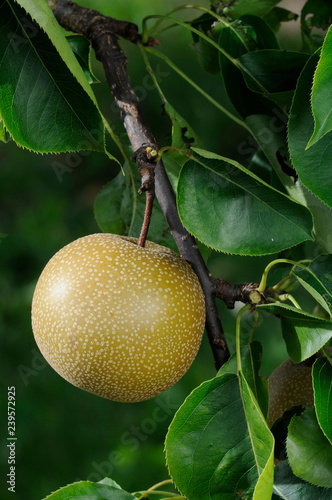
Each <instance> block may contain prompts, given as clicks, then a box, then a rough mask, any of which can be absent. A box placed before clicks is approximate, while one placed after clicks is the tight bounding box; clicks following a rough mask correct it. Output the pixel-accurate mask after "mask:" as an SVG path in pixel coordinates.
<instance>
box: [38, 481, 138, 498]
mask: <svg viewBox="0 0 332 500" xmlns="http://www.w3.org/2000/svg"><path fill="white" fill-rule="evenodd" d="M134 498H135V497H133V495H131V494H130V493H127V492H126V491H124V490H121V489H119V488H118V487H117V486H115V485H113V486H111V485H109V484H103V483H92V482H91V481H80V482H79V483H73V484H70V485H68V486H65V487H64V488H61V489H60V490H58V491H55V492H54V493H52V494H51V495H49V496H48V497H46V499H45V500H69V499H75V500H132V499H134Z"/></svg>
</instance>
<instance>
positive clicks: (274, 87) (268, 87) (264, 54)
mask: <svg viewBox="0 0 332 500" xmlns="http://www.w3.org/2000/svg"><path fill="white" fill-rule="evenodd" d="M308 57H309V56H308V55H307V54H303V53H301V52H290V51H284V50H258V51H255V52H248V53H247V54H244V55H243V56H241V57H239V59H238V63H239V65H240V67H241V69H242V71H243V75H244V78H245V80H246V83H247V85H248V87H249V88H250V89H251V90H253V91H254V92H264V93H266V92H268V93H273V92H286V91H288V90H292V89H295V87H296V82H297V79H298V77H299V75H300V73H301V71H302V69H303V67H304V65H305V63H306V61H307V60H308ZM251 75H253V76H251Z"/></svg>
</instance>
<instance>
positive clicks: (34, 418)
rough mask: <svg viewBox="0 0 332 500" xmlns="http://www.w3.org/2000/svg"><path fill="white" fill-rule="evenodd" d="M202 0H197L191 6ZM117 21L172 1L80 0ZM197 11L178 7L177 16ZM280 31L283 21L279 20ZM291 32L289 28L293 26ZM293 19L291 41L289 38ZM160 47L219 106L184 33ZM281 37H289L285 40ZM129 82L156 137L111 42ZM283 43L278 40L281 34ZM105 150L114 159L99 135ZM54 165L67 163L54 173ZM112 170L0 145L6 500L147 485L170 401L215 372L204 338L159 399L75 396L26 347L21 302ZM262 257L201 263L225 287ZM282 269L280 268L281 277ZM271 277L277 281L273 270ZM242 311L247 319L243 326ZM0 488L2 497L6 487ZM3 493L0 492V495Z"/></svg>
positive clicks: (190, 94)
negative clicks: (11, 470)
mask: <svg viewBox="0 0 332 500" xmlns="http://www.w3.org/2000/svg"><path fill="white" fill-rule="evenodd" d="M195 3H197V4H198V5H205V6H208V5H209V4H208V2H206V1H204V2H195ZM80 4H81V5H84V6H90V7H93V8H96V9H99V10H100V11H102V12H103V13H105V14H108V15H111V16H112V17H115V18H118V19H126V20H128V21H133V22H135V23H137V24H138V25H139V26H141V21H142V18H143V17H144V16H146V15H149V14H152V13H166V12H168V11H169V10H171V8H172V7H174V6H177V5H180V4H181V3H180V2H178V1H175V0H173V1H168V2H161V1H159V2H154V3H153V4H152V3H151V2H149V1H148V0H133V1H131V2H116V3H114V2H109V3H108V2H104V1H102V0H99V1H96V0H94V1H93V2H92V1H88V0H86V1H84V2H83V1H81V2H80ZM199 14H200V13H199V11H189V12H188V11H186V12H184V13H180V14H179V17H180V18H181V19H189V18H194V17H196V16H198V15H199ZM289 28H291V27H289ZM292 30H293V31H292ZM297 30H298V28H296V27H295V24H294V23H293V28H291V29H290V36H292V33H294V35H295V38H294V40H291V41H290V43H292V44H293V45H294V44H295V45H296V43H297V38H296V37H298V32H297ZM159 39H160V41H161V42H162V45H161V46H160V47H159V50H162V51H164V52H165V53H167V55H168V56H169V57H171V58H172V59H173V60H174V61H175V63H176V64H177V65H178V66H180V67H181V69H182V70H183V71H185V72H187V73H188V75H189V76H190V77H191V78H193V79H194V80H195V81H196V82H197V83H198V84H199V85H201V86H202V87H203V88H204V89H205V90H206V91H207V92H208V93H210V94H211V95H212V96H213V97H214V98H215V99H217V100H219V101H220V102H222V103H223V104H224V105H225V106H229V104H228V103H227V99H226V97H225V92H224V89H223V85H222V80H221V77H220V76H211V75H208V74H206V73H204V72H203V71H201V68H200V65H199V62H198V58H197V51H196V50H195V48H194V47H193V46H192V39H191V37H190V35H189V34H188V33H187V32H185V31H184V30H182V29H180V28H175V29H174V30H173V31H172V32H169V31H166V32H165V33H164V34H162V35H160V37H159ZM287 43H288V42H287ZM121 44H122V46H123V48H124V50H125V52H126V54H127V57H128V61H129V63H128V68H129V72H130V75H131V78H132V82H133V86H134V87H135V89H136V91H137V94H138V95H139V97H140V98H141V103H142V107H143V110H144V112H145V114H146V117H147V120H148V122H149V123H150V125H151V128H152V130H153V132H154V133H155V135H156V136H157V139H158V141H159V143H160V144H161V145H163V144H165V142H166V141H167V140H168V139H167V138H168V137H169V135H170V122H169V120H168V118H167V117H165V116H163V115H162V109H161V101H160V99H159V97H158V94H157V92H156V91H155V90H153V89H152V90H151V80H150V78H149V77H148V76H147V73H146V71H145V67H144V64H143V61H142V58H141V55H140V52H139V49H138V48H137V47H135V46H132V45H130V44H129V43H127V42H121ZM285 44H286V41H285ZM151 63H152V65H153V67H154V68H155V71H156V74H157V76H158V77H159V81H160V84H161V86H162V88H163V91H164V93H165V94H166V97H167V98H168V99H169V101H170V102H171V104H172V105H173V106H174V107H175V108H176V109H177V111H178V112H179V113H181V114H182V115H183V116H184V117H185V118H186V119H187V121H188V122H189V123H190V124H191V125H192V126H193V128H194V129H195V130H196V131H197V133H198V134H199V135H200V137H201V139H202V141H203V143H204V144H205V147H206V148H207V149H208V148H209V149H211V150H213V151H215V152H217V153H221V154H222V155H224V156H230V157H232V158H236V159H239V161H241V162H242V163H244V164H246V162H248V161H249V159H250V158H249V157H245V155H244V156H243V155H241V154H240V153H239V150H240V145H241V143H243V141H246V139H247V134H246V132H245V131H242V130H240V129H239V128H238V127H237V126H236V125H235V124H233V123H232V122H230V121H229V120H228V119H226V118H225V117H224V116H223V115H222V114H221V113H220V112H219V111H217V110H216V109H215V108H213V107H212V105H210V104H209V103H208V102H207V101H205V100H204V98H203V97H201V96H200V95H199V94H198V93H197V92H196V91H194V90H192V89H191V88H190V87H189V86H188V85H187V84H185V83H184V82H183V81H182V80H180V78H179V77H178V76H177V75H175V74H174V73H173V72H172V70H171V69H170V68H168V67H167V66H165V65H164V64H162V63H161V61H160V60H154V59H152V58H151ZM94 71H95V74H96V75H97V77H98V78H99V79H100V81H101V83H100V84H96V85H94V90H95V92H96V95H97V98H98V100H99V102H100V106H101V108H102V110H103V112H104V114H105V116H106V117H107V118H108V119H109V120H111V122H112V124H114V128H115V131H116V132H117V133H119V134H121V133H122V132H123V129H122V126H121V123H120V120H119V115H118V113H117V112H116V110H115V109H114V105H112V99H111V97H110V93H109V90H108V87H107V84H106V83H105V79H104V76H103V72H102V70H101V67H100V65H99V63H97V62H96V61H94ZM109 150H110V151H111V153H112V154H114V155H116V156H117V157H118V158H120V155H119V152H118V150H117V149H116V147H115V146H114V145H113V144H112V143H111V141H109ZM54 162H58V163H61V164H64V165H67V167H68V166H69V168H68V169H67V171H65V172H64V173H63V175H62V178H61V179H60V178H59V177H58V176H57V175H56V172H55V168H54ZM118 170H119V169H118V166H117V165H116V164H115V163H114V162H110V161H109V160H108V159H107V158H106V156H104V155H102V154H98V153H88V154H84V155H65V154H63V155H59V156H57V157H54V156H52V155H44V156H41V155H36V154H33V153H30V152H28V151H24V150H22V149H19V148H18V147H17V146H16V145H15V144H13V143H8V144H0V204H1V210H0V256H1V264H0V266H1V268H0V272H1V287H0V325H1V330H0V331H1V349H0V364H1V368H2V374H3V376H2V377H1V379H2V386H3V387H2V393H1V421H2V422H3V423H4V432H3V433H2V435H3V436H6V435H7V431H6V425H5V422H6V414H7V410H6V395H7V386H13V385H14V386H15V387H16V400H17V403H16V404H17V406H16V411H17V416H16V426H17V445H16V459H17V462H16V490H17V493H16V497H17V498H20V499H24V500H39V499H42V498H44V497H45V496H47V495H48V494H49V493H51V492H52V491H54V490H56V489H58V488H59V487H61V486H64V485H66V484H68V483H71V482H73V481H76V480H84V479H91V480H94V481H98V480H100V479H102V478H103V477H104V476H109V477H112V478H113V479H114V480H116V481H117V482H119V483H120V484H121V485H122V486H123V488H124V489H127V490H128V491H135V490H139V489H143V488H147V487H149V486H151V485H152V484H154V483H156V482H158V481H161V480H163V479H166V478H167V470H166V468H165V458H164V453H163V440H164V437H165V434H166V432H167V428H168V425H169V423H170V422H171V419H172V416H173V415H174V413H175V411H176V408H177V407H178V406H179V405H180V404H181V403H182V402H183V400H184V398H185V397H186V396H187V395H188V394H189V392H190V391H191V390H192V389H194V388H195V387H196V386H197V385H198V384H200V383H201V382H203V381H204V380H206V379H208V378H211V377H213V376H214V374H215V370H214V366H213V358H212V355H211V352H210V349H209V346H208V342H207V339H206V338H204V340H203V343H202V347H201V350H200V352H199V354H198V356H197V358H196V360H195V362H194V363H193V365H192V367H191V368H190V370H189V372H188V373H187V374H186V375H185V376H184V377H183V379H182V380H181V381H180V382H179V383H177V384H176V385H175V386H174V387H173V388H171V389H170V390H168V391H167V392H166V393H164V394H162V395H160V396H159V397H158V398H155V399H152V400H150V401H147V402H143V403H136V404H121V403H115V402H111V401H107V400H103V399H101V398H98V397H96V396H93V395H91V394H88V393H85V392H83V391H81V390H79V389H77V388H75V387H73V386H71V385H70V384H68V383H67V382H66V381H65V380H63V379H62V378H61V377H60V376H58V375H57V374H56V373H55V372H54V371H53V369H52V368H50V367H49V366H48V365H47V364H46V362H45V361H44V360H43V358H42V356H41V355H40V354H39V351H38V348H37V346H36V344H35V341H34V338H33V335H32V330H31V323H30V307H31V299H32V294H33V290H34V287H35V284H36V281H37V279H38V277H39V275H40V273H41V271H42V269H43V267H44V266H45V265H46V263H47V261H48V260H49V259H50V258H51V257H52V255H53V254H54V253H55V252H57V251H58V250H59V249H60V248H62V247H63V246H64V245H66V244H67V243H69V242H71V241H73V240H74V239H76V238H78V237H80V236H83V235H86V234H89V233H93V232H97V231H99V229H98V226H97V224H96V222H95V219H94V215H93V204H94V200H95V197H96V195H97V193H98V192H99V190H100V189H101V187H102V186H103V185H104V184H105V183H106V182H108V181H109V180H111V179H112V178H113V177H114V176H115V175H116V174H117V173H118ZM270 260H271V257H264V258H245V257H235V256H228V255H220V254H219V255H217V254H215V253H212V254H211V256H210V259H209V268H210V270H211V272H212V273H213V274H214V275H215V276H220V277H223V278H224V279H226V280H229V281H231V282H233V283H237V282H242V281H259V279H260V275H261V272H262V270H263V269H264V267H265V265H266V264H267V263H268V262H269V261H270ZM282 273H283V270H281V271H279V274H280V276H281V275H282ZM275 279H276V281H277V279H278V277H277V276H276V278H275ZM220 312H221V315H222V320H223V324H224V328H225V331H226V334H227V337H228V339H229V344H230V347H231V348H232V347H233V345H234V326H235V315H236V311H227V309H226V307H225V306H224V305H223V304H220ZM251 323H252V319H250V318H249V319H246V320H245V324H244V331H245V332H247V333H248V332H249V330H250V326H251ZM256 338H259V339H261V340H262V341H263V343H264V359H263V367H262V373H263V374H264V375H265V376H268V375H269V373H270V372H271V371H272V370H273V368H274V367H275V366H277V365H278V364H279V363H280V362H281V360H283V359H284V358H285V357H286V353H285V349H284V345H283V342H282V340H281V334H280V331H279V325H278V321H277V320H276V319H275V318H266V317H264V318H261V321H260V326H259V328H258V331H257V334H256ZM7 457H8V450H7V448H6V443H5V441H4V440H2V446H1V449H0V459H1V469H2V471H3V476H2V480H3V478H4V473H7V472H5V471H7V469H8V465H7ZM3 489H4V490H5V491H4V496H1V498H7V496H8V498H12V497H13V495H12V494H10V493H8V492H7V487H6V488H4V487H3ZM6 493H7V496H6ZM1 495H2V494H1Z"/></svg>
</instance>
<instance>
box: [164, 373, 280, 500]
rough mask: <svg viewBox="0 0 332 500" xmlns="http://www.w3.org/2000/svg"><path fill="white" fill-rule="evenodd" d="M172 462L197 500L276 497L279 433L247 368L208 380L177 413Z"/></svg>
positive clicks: (170, 440)
mask: <svg viewBox="0 0 332 500" xmlns="http://www.w3.org/2000/svg"><path fill="white" fill-rule="evenodd" d="M166 456H167V464H168V467H169V470H170V474H171V476H172V479H173V481H174V483H175V485H176V486H177V488H178V489H179V490H180V491H181V492H182V494H184V495H186V496H187V497H188V498H190V499H191V500H211V499H216V500H217V499H218V500H229V499H230V498H233V497H235V495H236V494H238V495H240V494H241V495H242V496H243V497H249V498H254V499H257V500H258V499H263V498H270V497H271V494H272V482H273V437H272V435H271V433H270V431H269V429H268V427H267V425H266V422H265V421H264V419H263V416H262V414H261V412H260V410H259V408H258V405H257V402H256V400H255V398H254V396H253V393H252V392H251V390H250V388H249V386H248V384H247V382H246V380H245V378H244V376H243V374H242V373H240V374H239V376H237V375H234V374H231V373H228V374H223V375H221V376H219V377H216V378H214V379H212V380H210V381H207V382H204V383H203V384H202V385H201V386H199V387H198V388H197V389H195V390H194V391H193V392H192V393H191V394H190V396H189V397H188V398H187V399H186V401H185V402H184V404H183V405H182V406H181V408H180V409H179V410H178V412H177V413H176V415H175V417H174V420H173V422H172V423H171V426H170V428H169V431H168V435H167V438H166Z"/></svg>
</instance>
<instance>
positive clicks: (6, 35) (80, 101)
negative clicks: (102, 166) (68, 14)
mask: <svg viewBox="0 0 332 500" xmlns="http://www.w3.org/2000/svg"><path fill="white" fill-rule="evenodd" d="M21 3H22V4H24V8H25V9H28V8H29V10H30V12H33V13H36V16H35V17H36V18H38V19H37V20H42V22H43V24H42V26H41V27H40V26H39V25H38V24H36V22H35V21H33V19H31V17H30V16H29V14H28V13H27V12H26V11H25V10H24V9H22V8H21V7H19V6H18V5H17V4H16V3H15V2H13V1H11V0H7V1H4V2H2V4H1V6H0V17H1V20H2V22H1V27H0V54H2V56H1V58H0V115H1V118H2V120H3V122H4V124H5V126H6V129H7V130H8V132H9V133H10V134H11V136H12V137H13V139H14V140H15V142H17V143H18V144H20V145H21V146H23V147H26V148H28V149H31V150H33V151H37V152H42V153H43V152H60V151H78V150H87V149H88V150H96V151H104V128H103V123H102V119H101V116H100V113H99V110H98V107H97V105H96V102H95V98H94V96H93V93H92V91H91V89H90V85H89V84H88V82H87V80H86V78H85V75H84V73H83V71H82V69H81V68H80V66H79V64H78V62H77V60H76V58H75V56H74V54H73V52H72V50H71V49H70V46H69V44H68V42H67V40H66V38H65V36H64V34H63V30H62V29H61V28H60V26H59V25H57V23H55V22H54V17H53V14H52V12H51V10H50V9H49V7H48V5H47V3H46V2H41V1H38V2H37V0H35V2H33V1H32V0H30V1H25V2H23V1H22V2H21ZM39 6H40V11H38V7H39ZM44 30H45V31H46V32H47V34H48V35H49V36H52V39H50V38H49V37H48V36H47V35H46V33H45V31H44ZM59 50H60V52H59ZM67 64H69V65H70V70H69V68H68V66H67Z"/></svg>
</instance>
